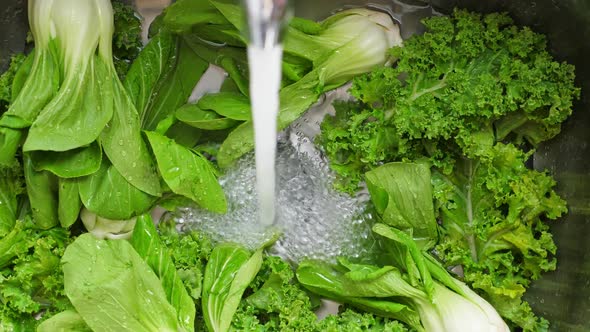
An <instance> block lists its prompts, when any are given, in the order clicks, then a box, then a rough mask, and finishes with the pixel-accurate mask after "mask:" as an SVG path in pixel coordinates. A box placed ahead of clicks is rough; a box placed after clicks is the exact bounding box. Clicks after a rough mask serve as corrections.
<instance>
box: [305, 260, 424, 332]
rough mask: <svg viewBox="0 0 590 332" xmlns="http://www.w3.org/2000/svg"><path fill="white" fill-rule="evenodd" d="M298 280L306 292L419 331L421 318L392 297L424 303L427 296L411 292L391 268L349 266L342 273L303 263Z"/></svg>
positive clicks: (419, 292) (315, 264) (418, 290)
mask: <svg viewBox="0 0 590 332" xmlns="http://www.w3.org/2000/svg"><path fill="white" fill-rule="evenodd" d="M297 280H299V282H300V283H301V284H302V285H303V286H304V287H305V288H307V289H309V290H311V291H312V292H314V293H316V294H319V295H321V296H324V297H327V298H331V299H334V300H336V301H339V302H344V303H349V304H351V305H353V306H356V307H359V308H362V309H364V310H367V311H369V312H374V313H377V314H379V315H382V316H384V317H390V318H394V319H398V320H401V321H404V322H406V323H407V324H409V325H410V326H412V327H414V328H416V329H417V330H419V331H422V330H423V329H422V328H421V324H420V317H419V316H418V313H417V312H416V311H415V310H414V309H413V308H412V307H410V306H408V305H406V304H403V303H398V302H396V300H394V299H388V298H391V297H406V298H408V299H420V300H422V301H427V299H426V294H425V293H424V292H423V291H422V290H420V289H419V288H414V287H413V286H412V285H410V284H409V283H408V282H407V281H406V280H405V279H404V277H403V276H402V274H401V273H400V271H399V270H398V269H396V268H394V267H392V266H385V267H383V268H379V267H376V266H370V265H355V264H348V267H346V268H345V269H344V270H343V269H342V268H341V267H338V268H336V267H333V266H330V265H329V264H326V263H324V262H319V261H311V260H305V261H303V262H301V263H300V264H299V267H298V268H297Z"/></svg>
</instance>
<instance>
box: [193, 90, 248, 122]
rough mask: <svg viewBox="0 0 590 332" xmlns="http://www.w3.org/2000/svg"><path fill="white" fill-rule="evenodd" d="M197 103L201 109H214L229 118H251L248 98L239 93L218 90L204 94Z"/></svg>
mask: <svg viewBox="0 0 590 332" xmlns="http://www.w3.org/2000/svg"><path fill="white" fill-rule="evenodd" d="M197 105H198V106H199V107H200V108H201V109H204V110H212V111H215V113H217V114H219V115H222V116H224V117H226V118H229V119H234V120H240V121H247V120H252V110H251V108H250V100H249V99H248V97H246V96H244V95H242V94H239V93H231V92H219V93H211V94H206V95H204V96H203V97H201V99H199V101H198V103H197Z"/></svg>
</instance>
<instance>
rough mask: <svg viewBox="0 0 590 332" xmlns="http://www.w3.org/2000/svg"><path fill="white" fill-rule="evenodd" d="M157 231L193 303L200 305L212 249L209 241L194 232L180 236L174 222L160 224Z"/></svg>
mask: <svg viewBox="0 0 590 332" xmlns="http://www.w3.org/2000/svg"><path fill="white" fill-rule="evenodd" d="M158 230H159V231H160V238H161V240H162V243H163V244H164V245H165V246H166V247H167V248H168V250H169V253H170V256H171V257H172V260H173V261H174V265H175V266H176V271H177V272H178V276H179V277H180V279H182V282H183V283H184V286H185V287H186V289H187V291H188V293H189V295H190V296H191V297H192V298H193V299H194V301H195V303H196V304H199V305H200V303H201V302H200V301H198V300H199V299H200V298H201V290H202V281H203V271H205V264H206V262H207V260H208V259H209V256H210V255H211V250H212V249H213V245H212V244H211V241H210V240H209V238H207V237H205V236H203V235H202V234H199V233H196V232H187V233H183V234H180V233H179V232H178V231H177V230H176V224H175V222H174V220H169V221H165V222H163V223H160V224H159V225H158Z"/></svg>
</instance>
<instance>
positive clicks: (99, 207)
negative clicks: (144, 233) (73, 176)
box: [78, 159, 156, 220]
mask: <svg viewBox="0 0 590 332" xmlns="http://www.w3.org/2000/svg"><path fill="white" fill-rule="evenodd" d="M78 190H79V192H80V199H81V200H82V203H83V204H84V206H85V207H86V208H87V209H88V210H90V211H92V212H94V213H96V214H97V215H99V216H101V217H104V218H107V219H113V220H126V219H129V218H131V217H133V216H136V215H140V214H142V213H145V212H146V211H148V210H149V209H150V208H151V207H152V205H153V204H154V202H155V201H156V197H154V196H151V195H149V194H146V193H145V192H143V191H141V190H139V189H137V188H136V187H135V186H133V185H132V184H130V183H129V182H127V180H125V178H124V177H123V176H122V175H121V173H119V172H118V171H117V169H116V168H115V167H113V165H111V164H110V163H109V162H108V160H106V159H104V160H103V162H102V164H101V166H100V169H99V170H98V171H97V172H96V173H94V174H92V175H89V176H86V177H83V178H80V179H79V182H78Z"/></svg>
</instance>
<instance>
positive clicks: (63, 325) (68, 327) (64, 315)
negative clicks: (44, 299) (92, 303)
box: [37, 310, 92, 332]
mask: <svg viewBox="0 0 590 332" xmlns="http://www.w3.org/2000/svg"><path fill="white" fill-rule="evenodd" d="M37 332H92V329H90V327H88V325H86V322H85V321H84V319H82V316H80V314H78V313H77V312H76V311H74V310H66V311H62V312H60V313H58V314H57V315H54V316H51V317H50V318H49V319H47V320H45V321H43V322H42V323H41V324H39V326H37Z"/></svg>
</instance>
